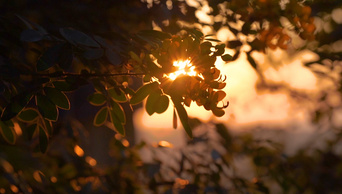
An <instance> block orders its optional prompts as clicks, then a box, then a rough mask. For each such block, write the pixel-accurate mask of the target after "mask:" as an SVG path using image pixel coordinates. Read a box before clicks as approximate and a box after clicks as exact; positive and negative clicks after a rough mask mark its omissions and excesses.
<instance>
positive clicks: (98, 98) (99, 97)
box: [88, 92, 107, 106]
mask: <svg viewBox="0 0 342 194" xmlns="http://www.w3.org/2000/svg"><path fill="white" fill-rule="evenodd" d="M88 101H89V103H90V104H92V105H94V106H102V105H103V104H104V103H106V102H107V97H106V96H105V95H103V94H101V93H97V92H95V93H93V94H90V95H89V96H88Z"/></svg>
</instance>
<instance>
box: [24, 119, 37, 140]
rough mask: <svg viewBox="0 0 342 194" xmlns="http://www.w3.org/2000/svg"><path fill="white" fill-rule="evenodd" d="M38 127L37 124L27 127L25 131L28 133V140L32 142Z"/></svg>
mask: <svg viewBox="0 0 342 194" xmlns="http://www.w3.org/2000/svg"><path fill="white" fill-rule="evenodd" d="M37 127H38V125H37V124H36V123H34V124H32V125H29V126H28V127H26V129H25V131H26V132H27V136H28V139H29V140H31V139H32V137H33V134H34V132H35V131H36V129H37Z"/></svg>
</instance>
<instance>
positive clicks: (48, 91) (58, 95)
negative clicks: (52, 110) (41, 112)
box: [44, 87, 70, 110]
mask: <svg viewBox="0 0 342 194" xmlns="http://www.w3.org/2000/svg"><path fill="white" fill-rule="evenodd" d="M44 92H45V95H46V96H47V97H48V98H49V99H50V100H51V102H52V103H54V104H55V105H56V106H58V107H59V108H61V109H65V110H69V109H70V102H69V99H68V97H67V96H66V95H65V94H64V93H63V92H61V91H60V90H58V89H56V88H52V87H45V88H44Z"/></svg>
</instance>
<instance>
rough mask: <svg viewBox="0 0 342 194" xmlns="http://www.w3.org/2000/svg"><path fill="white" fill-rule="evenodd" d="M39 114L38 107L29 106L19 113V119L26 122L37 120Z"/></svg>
mask: <svg viewBox="0 0 342 194" xmlns="http://www.w3.org/2000/svg"><path fill="white" fill-rule="evenodd" d="M38 116H39V113H38V111H37V110H36V109H33V108H27V109H24V110H23V111H21V112H20V113H19V114H18V119H19V120H21V121H24V122H32V121H35V120H36V119H37V118H38Z"/></svg>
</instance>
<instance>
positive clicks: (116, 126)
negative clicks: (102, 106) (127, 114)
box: [109, 110, 125, 136]
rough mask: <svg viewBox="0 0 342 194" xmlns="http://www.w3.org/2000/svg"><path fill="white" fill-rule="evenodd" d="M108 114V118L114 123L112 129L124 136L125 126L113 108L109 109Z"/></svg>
mask: <svg viewBox="0 0 342 194" xmlns="http://www.w3.org/2000/svg"><path fill="white" fill-rule="evenodd" d="M109 115H110V119H111V122H112V123H113V125H114V129H115V131H116V132H118V133H119V134H121V135H122V136H125V128H124V126H123V125H122V123H121V121H120V119H119V118H118V116H117V115H116V113H115V111H114V110H110V111H109Z"/></svg>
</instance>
